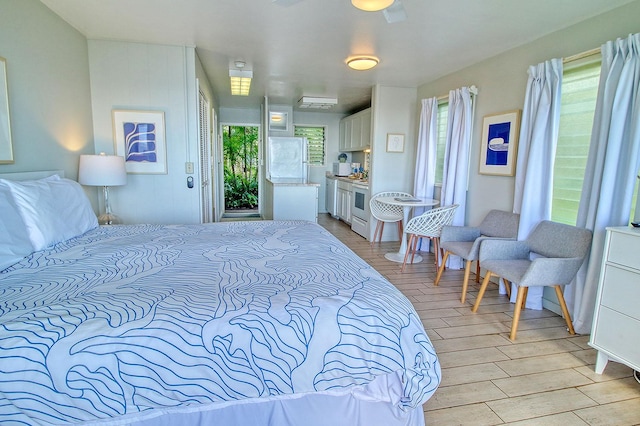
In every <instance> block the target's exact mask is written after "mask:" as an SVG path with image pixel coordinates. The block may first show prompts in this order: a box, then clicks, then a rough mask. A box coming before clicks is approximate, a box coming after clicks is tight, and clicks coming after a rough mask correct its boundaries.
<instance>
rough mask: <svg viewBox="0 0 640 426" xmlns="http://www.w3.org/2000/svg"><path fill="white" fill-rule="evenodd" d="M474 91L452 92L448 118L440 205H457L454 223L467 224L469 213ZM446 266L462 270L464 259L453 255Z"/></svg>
mask: <svg viewBox="0 0 640 426" xmlns="http://www.w3.org/2000/svg"><path fill="white" fill-rule="evenodd" d="M472 94H473V93H472V89H470V88H469V87H462V88H460V89H456V90H451V91H450V92H449V119H448V122H447V143H446V148H445V154H444V169H443V175H442V195H441V197H440V205H441V206H448V205H451V204H457V205H458V209H457V210H456V214H455V216H454V218H453V223H452V225H458V226H462V225H464V218H465V216H466V204H467V183H468V177H469V150H470V147H471V136H472V135H471V133H472V131H473V104H472V102H473V100H472ZM447 266H448V267H450V268H454V269H460V268H462V259H460V258H459V257H458V256H450V257H449V263H448V265H447Z"/></svg>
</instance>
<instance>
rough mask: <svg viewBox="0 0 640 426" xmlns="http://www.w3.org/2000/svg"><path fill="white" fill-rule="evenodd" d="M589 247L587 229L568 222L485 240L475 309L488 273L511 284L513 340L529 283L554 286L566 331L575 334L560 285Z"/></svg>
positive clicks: (572, 274) (569, 277)
mask: <svg viewBox="0 0 640 426" xmlns="http://www.w3.org/2000/svg"><path fill="white" fill-rule="evenodd" d="M590 247H591V231H589V230H588V229H584V228H578V227H575V226H571V225H564V224H561V223H556V222H550V221H547V220H544V221H542V222H540V223H539V224H538V225H537V226H536V227H535V229H534V230H533V231H531V234H530V235H529V237H528V238H527V239H526V240H524V241H505V240H486V241H483V242H482V244H481V246H480V262H481V263H482V266H483V267H484V268H485V269H486V270H487V273H486V274H485V276H484V280H483V281H482V286H480V291H479V292H478V297H477V298H476V303H475V304H474V305H473V308H472V311H473V312H476V311H477V310H478V306H480V301H481V300H482V296H483V295H484V292H485V290H486V288H487V285H488V284H489V280H490V279H491V277H492V276H496V277H502V279H504V280H505V283H506V284H507V286H510V283H515V284H516V285H517V287H518V294H517V297H516V303H515V307H514V311H513V321H512V323H511V334H510V335H509V338H510V339H511V340H514V339H515V338H516V332H517V330H518V321H519V320H520V312H521V310H522V307H523V306H524V303H525V301H526V298H527V290H528V288H529V287H532V286H550V287H554V288H555V291H556V296H558V302H559V303H560V307H561V308H562V313H563V315H564V318H565V321H566V322H567V327H568V328H569V333H571V334H575V331H574V330H573V324H572V323H571V316H570V315H569V311H568V309H567V304H566V303H565V301H564V296H563V295H562V288H561V287H560V286H561V285H567V284H570V283H571V281H572V280H573V278H574V277H575V276H576V274H577V273H578V270H579V269H580V266H581V265H582V262H583V260H584V257H585V256H586V254H587V252H588V251H589V248H590Z"/></svg>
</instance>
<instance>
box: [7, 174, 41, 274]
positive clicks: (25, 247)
mask: <svg viewBox="0 0 640 426" xmlns="http://www.w3.org/2000/svg"><path fill="white" fill-rule="evenodd" d="M4 182H5V181H3V180H2V179H0V271H2V270H3V269H6V268H8V267H9V266H11V265H13V264H14V263H17V262H19V261H21V260H22V259H23V258H24V257H25V256H28V255H29V254H31V252H32V251H33V248H32V246H31V240H29V234H28V233H27V228H26V226H25V225H24V222H23V220H22V217H21V216H20V212H19V211H18V207H17V206H16V204H15V203H14V202H13V196H12V195H11V190H10V189H9V187H8V186H7V185H5V183H4Z"/></svg>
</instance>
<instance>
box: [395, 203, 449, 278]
mask: <svg viewBox="0 0 640 426" xmlns="http://www.w3.org/2000/svg"><path fill="white" fill-rule="evenodd" d="M457 208H458V205H457V204H452V205H450V206H442V207H437V208H435V209H431V210H427V211H426V212H425V213H423V214H421V215H420V216H416V217H414V218H413V219H411V220H410V221H409V223H407V226H406V228H405V232H406V233H407V234H409V243H408V244H407V252H406V253H405V255H404V262H402V272H404V267H405V265H406V264H407V259H408V258H409V254H411V263H413V258H414V256H415V254H416V248H417V245H418V240H420V238H429V239H430V240H432V241H433V245H434V250H433V252H434V253H435V255H436V270H437V269H438V259H439V258H440V255H441V253H440V252H439V251H440V247H439V245H440V244H439V240H440V232H441V231H442V228H443V227H444V226H448V225H451V223H452V222H453V216H454V214H455V213H456V209H457Z"/></svg>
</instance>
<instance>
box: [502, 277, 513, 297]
mask: <svg viewBox="0 0 640 426" xmlns="http://www.w3.org/2000/svg"><path fill="white" fill-rule="evenodd" d="M502 281H504V289H505V290H506V292H507V297H508V298H509V300H511V282H510V281H509V280H505V279H504V278H503V279H502Z"/></svg>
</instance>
